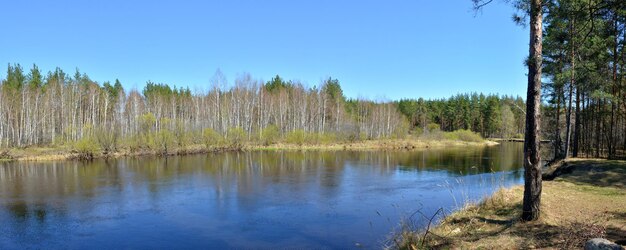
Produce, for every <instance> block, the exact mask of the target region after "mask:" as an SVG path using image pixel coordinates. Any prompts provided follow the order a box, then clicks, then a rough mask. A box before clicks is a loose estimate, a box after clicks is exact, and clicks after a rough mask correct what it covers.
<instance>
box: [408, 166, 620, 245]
mask: <svg viewBox="0 0 626 250" xmlns="http://www.w3.org/2000/svg"><path fill="white" fill-rule="evenodd" d="M546 172H548V173H553V172H554V173H556V174H555V175H554V176H552V177H554V178H553V179H554V180H553V181H544V182H543V193H542V197H541V202H542V204H541V212H542V214H541V218H540V219H539V220H538V221H534V222H527V223H523V222H520V221H519V217H520V211H521V201H522V196H523V187H522V186H516V187H513V188H510V189H503V190H500V191H498V192H496V193H495V194H494V195H493V196H491V197H490V198H488V199H486V200H484V201H482V202H481V203H479V204H476V205H469V206H467V207H466V208H464V209H462V210H460V211H457V212H454V213H452V214H450V215H448V216H446V217H445V218H444V219H443V220H442V222H441V223H440V224H439V225H438V226H436V227H435V228H432V229H431V230H429V232H428V233H427V234H426V237H424V232H421V233H415V232H403V233H402V234H401V235H399V236H398V238H401V241H398V242H402V243H401V244H400V245H401V246H403V247H401V248H407V249H419V248H455V249H456V248H459V249H483V248H484V249H525V248H531V249H532V248H559V249H571V248H582V246H583V244H584V243H585V242H586V241H587V240H588V239H591V238H595V237H604V238H607V239H609V240H611V241H613V242H617V243H618V244H621V245H626V186H625V184H626V161H609V160H602V159H568V160H567V161H564V162H562V163H560V164H559V165H557V166H554V167H553V168H551V169H547V171H546Z"/></svg>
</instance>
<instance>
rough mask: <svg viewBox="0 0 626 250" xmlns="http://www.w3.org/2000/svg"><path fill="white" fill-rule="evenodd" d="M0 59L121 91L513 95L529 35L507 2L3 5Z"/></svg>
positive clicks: (241, 0)
mask: <svg viewBox="0 0 626 250" xmlns="http://www.w3.org/2000/svg"><path fill="white" fill-rule="evenodd" d="M2 9H3V10H2V15H0V23H2V24H4V25H3V28H2V38H1V39H0V64H2V65H3V66H1V67H2V70H0V78H4V77H6V71H5V70H4V69H5V67H6V65H7V64H8V63H20V64H22V66H23V67H25V68H30V66H31V65H32V64H33V63H36V64H37V65H38V66H39V68H40V69H42V70H44V71H48V70H52V69H54V67H56V66H59V67H61V68H62V69H64V70H65V71H66V72H69V73H71V74H73V73H74V70H75V68H77V67H78V68H79V69H80V71H81V72H86V73H87V74H88V75H89V76H90V77H91V78H92V79H93V80H96V81H98V82H103V81H107V80H109V81H113V80H114V79H115V78H119V79H120V81H121V82H122V83H123V85H124V86H125V87H126V88H142V87H143V86H144V84H145V82H146V81H148V80H151V81H153V82H163V83H168V84H173V85H176V86H189V87H190V88H191V89H192V90H194V89H206V88H208V86H209V81H210V79H211V78H212V76H213V75H214V73H215V71H216V70H217V69H218V68H219V69H220V70H221V71H222V72H223V73H224V74H225V75H226V77H227V79H228V81H229V83H230V84H232V83H234V80H235V78H236V77H237V75H240V74H242V73H250V74H251V75H252V76H253V77H254V78H259V79H263V80H269V79H270V78H271V77H273V76H274V75H276V74H280V75H281V76H282V77H284V78H286V79H294V80H300V81H302V82H303V83H304V84H305V85H308V86H313V85H317V84H319V82H320V81H321V79H323V78H326V77H328V76H331V77H333V78H337V79H339V81H340V83H341V85H342V87H343V90H344V94H345V95H346V96H348V97H352V98H354V97H365V98H370V99H399V98H417V97H425V98H440V97H448V96H450V95H453V94H456V93H465V92H474V91H476V92H484V93H499V94H508V95H521V96H524V93H525V90H526V76H525V74H526V69H525V68H524V65H523V61H524V58H525V57H526V55H527V53H528V38H527V37H528V31H527V29H526V28H523V27H520V26H517V25H515V24H514V23H513V22H512V21H511V15H512V14H513V12H514V10H513V8H512V7H510V6H508V5H506V4H502V3H494V4H491V5H489V6H487V7H486V9H485V10H484V11H482V13H479V14H478V15H475V14H474V12H472V10H471V1H470V0H435V1H432V0H430V1H426V0H405V1H400V0H388V1H369V0H362V1H338V0H317V1H295V0H291V1H289V0H264V1H258V0H256V1H255V0H231V1H209V0H207V1H129V0H128V1H127V0H109V1H66V0H59V1H29V0H23V1H4V2H3V4H2Z"/></svg>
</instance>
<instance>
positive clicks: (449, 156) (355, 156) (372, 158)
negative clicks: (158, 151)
mask: <svg viewBox="0 0 626 250" xmlns="http://www.w3.org/2000/svg"><path fill="white" fill-rule="evenodd" d="M522 146H523V145H522V144H521V143H505V144H503V145H501V146H496V147H467V148H463V147H458V148H448V149H441V150H439V149H428V150H423V151H382V152H381V151H364V152H354V151H277V152H274V151H255V152H226V153H210V154H206V155H193V156H184V157H168V158H161V157H139V158H123V159H117V160H116V159H112V160H111V159H110V160H95V161H92V162H88V163H81V162H71V161H68V162H48V163H32V162H15V163H9V164H4V165H1V166H0V194H2V196H3V197H6V198H10V199H12V203H11V204H7V201H4V203H5V204H2V205H3V206H5V207H6V209H7V210H8V211H12V212H11V213H13V214H15V216H16V217H20V216H22V217H24V216H29V215H28V214H31V215H33V216H37V215H36V214H39V217H41V218H45V217H46V214H47V213H46V210H45V209H43V210H42V211H39V212H37V211H36V209H35V208H30V207H27V206H29V205H26V204H43V205H41V206H38V207H43V208H45V207H46V204H54V206H55V207H56V208H59V209H58V210H59V211H63V210H65V208H64V207H65V206H67V204H65V203H64V202H66V201H65V199H63V198H65V197H77V198H80V199H92V198H94V197H96V196H98V195H99V192H102V190H103V189H106V190H109V191H110V192H112V193H124V192H125V191H127V190H129V189H132V190H133V191H141V190H144V191H146V192H147V193H150V194H151V195H152V196H153V198H154V199H158V196H159V194H160V193H161V192H163V191H166V190H170V189H171V188H172V186H180V185H203V186H208V187H209V188H211V189H212V190H211V191H212V193H213V195H214V196H215V199H214V200H215V202H217V203H218V204H219V203H220V202H225V199H227V198H228V197H232V196H235V195H236V196H237V197H246V196H253V195H256V194H260V193H262V190H265V189H267V188H274V189H283V190H285V191H284V192H298V191H302V190H308V189H316V190H318V191H319V195H325V196H327V197H332V196H333V195H336V194H337V191H336V190H337V189H339V188H340V187H341V185H343V184H344V182H345V178H348V177H350V175H355V174H363V173H360V172H359V173H357V172H354V171H353V172H350V173H349V174H348V172H346V168H347V166H350V167H351V168H360V169H361V170H363V171H365V170H368V171H370V172H371V171H374V172H372V173H367V174H370V176H371V174H374V178H389V177H390V176H393V175H394V174H395V173H396V172H397V171H398V170H400V171H422V170H442V171H447V172H450V173H453V174H455V175H458V174H461V175H466V174H477V173H489V172H493V171H508V170H516V169H519V168H520V166H521V160H522V154H523V152H522ZM361 167H362V168H361ZM518 174H519V173H518ZM375 176H378V177H375ZM112 196H113V199H119V200H122V199H124V197H123V195H119V194H117V195H112ZM251 200H253V199H251ZM20 202H21V203H20ZM244 202H252V201H248V200H246V201H244ZM255 202H256V201H255ZM16 204H18V205H16ZM19 204H23V205H19ZM224 205H227V204H224ZM250 205H251V206H254V204H250ZM20 206H21V207H20ZM20 211H21V212H20ZM33 211H35V212H33Z"/></svg>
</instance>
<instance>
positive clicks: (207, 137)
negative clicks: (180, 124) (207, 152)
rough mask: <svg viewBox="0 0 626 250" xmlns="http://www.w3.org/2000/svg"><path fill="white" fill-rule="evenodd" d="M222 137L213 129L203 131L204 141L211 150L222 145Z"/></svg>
mask: <svg viewBox="0 0 626 250" xmlns="http://www.w3.org/2000/svg"><path fill="white" fill-rule="evenodd" d="M222 139H223V138H222V135H220V134H219V133H218V132H216V131H215V130H213V129H211V128H205V129H204V130H202V141H203V143H204V145H205V146H206V148H211V147H213V146H217V145H219V144H220V143H222Z"/></svg>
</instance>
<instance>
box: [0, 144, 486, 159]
mask: <svg viewBox="0 0 626 250" xmlns="http://www.w3.org/2000/svg"><path fill="white" fill-rule="evenodd" d="M494 145H498V143H497V142H493V141H490V140H484V141H480V142H469V141H461V140H421V139H386V140H366V141H359V142H349V143H348V142H346V143H328V144H302V145H299V144H289V143H275V144H271V145H258V144H246V145H242V146H237V147H231V146H224V147H206V146H205V145H202V144H195V145H189V146H185V147H180V148H175V149H170V150H168V151H167V152H163V151H156V150H149V149H142V150H134V151H130V150H128V149H125V148H122V149H119V150H118V151H117V152H110V153H104V152H101V151H97V152H95V153H94V154H93V155H92V157H93V158H118V157H130V156H144V155H188V154H202V153H209V152H221V151H256V150H351V151H368V150H371V151H385V150H420V149H429V148H446V147H464V146H468V147H475V146H494ZM0 155H1V157H0V160H4V161H53V160H71V159H77V158H81V157H80V155H79V153H77V152H76V151H75V150H74V149H73V148H72V147H69V146H60V147H28V148H12V149H5V150H0Z"/></svg>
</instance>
